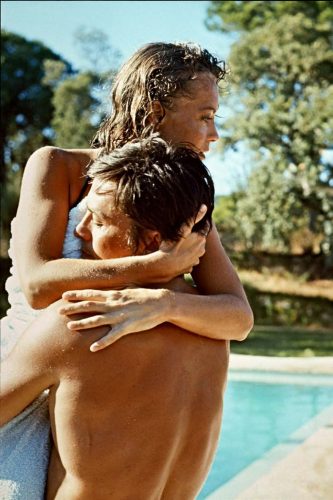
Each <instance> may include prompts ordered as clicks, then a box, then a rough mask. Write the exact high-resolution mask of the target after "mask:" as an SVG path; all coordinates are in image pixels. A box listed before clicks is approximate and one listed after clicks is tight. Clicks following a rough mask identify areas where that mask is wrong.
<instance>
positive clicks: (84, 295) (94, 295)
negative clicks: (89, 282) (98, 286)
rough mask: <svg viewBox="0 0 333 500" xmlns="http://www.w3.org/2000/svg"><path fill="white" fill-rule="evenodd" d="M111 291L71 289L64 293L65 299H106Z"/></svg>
mask: <svg viewBox="0 0 333 500" xmlns="http://www.w3.org/2000/svg"><path fill="white" fill-rule="evenodd" d="M109 294H110V292H109V291H103V290H69V291H68V292H64V293H63V294H62V298H63V299H64V300H68V301H71V300H97V301H103V300H106V299H107V298H108V296H109Z"/></svg>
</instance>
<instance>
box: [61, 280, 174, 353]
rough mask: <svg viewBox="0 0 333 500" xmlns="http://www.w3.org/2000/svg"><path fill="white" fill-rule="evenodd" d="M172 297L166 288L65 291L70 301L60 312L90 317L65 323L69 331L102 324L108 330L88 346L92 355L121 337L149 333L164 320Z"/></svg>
mask: <svg viewBox="0 0 333 500" xmlns="http://www.w3.org/2000/svg"><path fill="white" fill-rule="evenodd" d="M171 297H172V294H171V293H170V292H169V290H166V289H149V288H127V289H125V290H113V291H99V290H74V291H69V292H65V293H64V294H63V299H65V300H66V301H68V302H69V304H68V305H63V306H62V307H61V308H60V309H59V313H60V314H62V315H66V316H69V317H71V316H73V315H76V314H81V315H82V314H84V315H89V316H88V317H85V318H83V319H78V320H73V321H70V322H69V323H68V325H67V326H68V328H69V329H70V330H73V331H76V330H86V329H91V328H96V327H99V326H103V325H109V326H110V327H111V329H110V331H109V333H108V334H107V335H106V336H104V337H102V338H101V339H99V340H98V341H96V342H94V343H93V344H92V345H91V346H90V350H91V351H92V352H95V351H99V350H101V349H104V348H105V347H108V346H109V345H111V344H113V343H114V342H116V341H117V340H119V339H120V338H121V337H123V336H124V335H128V334H130V333H136V332H142V331H145V330H150V329H152V328H154V327H155V326H156V325H159V324H161V323H163V322H164V321H166V318H167V316H168V310H169V309H170V307H171V301H172V298H171Z"/></svg>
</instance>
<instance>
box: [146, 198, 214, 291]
mask: <svg viewBox="0 0 333 500" xmlns="http://www.w3.org/2000/svg"><path fill="white" fill-rule="evenodd" d="M206 212H207V207H206V205H201V207H200V209H199V212H198V214H197V216H196V218H195V219H193V220H192V221H190V222H189V223H187V224H183V226H182V228H181V233H182V237H181V238H180V240H179V241H177V242H174V241H162V242H161V245H160V247H159V250H158V251H157V252H154V254H151V258H152V259H156V258H158V260H159V264H160V266H161V278H160V280H159V281H160V282H163V283H165V282H168V281H170V280H171V279H173V278H175V277H176V276H179V275H182V274H187V273H191V272H192V270H193V267H195V266H197V265H198V264H199V262H200V258H201V257H202V256H203V255H204V253H205V247H206V237H207V235H206V234H203V233H202V232H196V233H192V229H193V226H194V225H195V224H197V223H198V222H199V221H200V220H201V219H202V218H203V217H204V216H205V214H206Z"/></svg>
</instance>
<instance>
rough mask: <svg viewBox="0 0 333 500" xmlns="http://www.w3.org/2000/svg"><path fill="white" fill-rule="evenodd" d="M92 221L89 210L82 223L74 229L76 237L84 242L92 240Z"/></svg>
mask: <svg viewBox="0 0 333 500" xmlns="http://www.w3.org/2000/svg"><path fill="white" fill-rule="evenodd" d="M90 220H91V214H90V213H89V212H88V210H87V212H86V213H85V215H84V216H83V218H82V219H81V221H80V222H79V223H78V225H77V226H76V228H75V229H74V235H75V236H77V237H78V238H81V239H82V240H90V238H91V232H90Z"/></svg>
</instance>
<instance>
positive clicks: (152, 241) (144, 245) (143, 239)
mask: <svg viewBox="0 0 333 500" xmlns="http://www.w3.org/2000/svg"><path fill="white" fill-rule="evenodd" d="M161 241H162V238H161V234H160V233H159V231H154V230H152V229H144V230H143V231H142V233H141V235H140V241H139V246H138V252H137V253H138V254H139V255H144V254H147V253H152V252H156V251H157V250H158V249H159V248H160V244H161Z"/></svg>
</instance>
